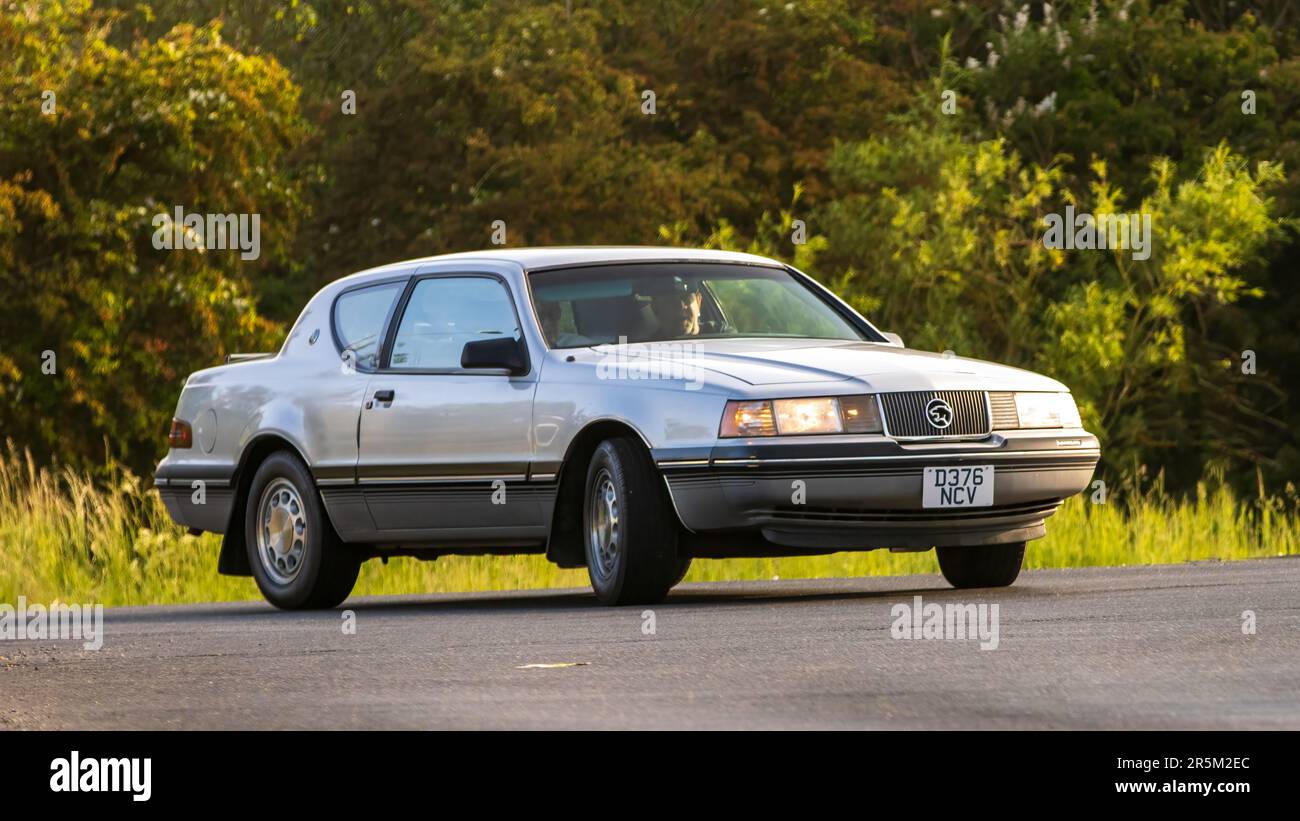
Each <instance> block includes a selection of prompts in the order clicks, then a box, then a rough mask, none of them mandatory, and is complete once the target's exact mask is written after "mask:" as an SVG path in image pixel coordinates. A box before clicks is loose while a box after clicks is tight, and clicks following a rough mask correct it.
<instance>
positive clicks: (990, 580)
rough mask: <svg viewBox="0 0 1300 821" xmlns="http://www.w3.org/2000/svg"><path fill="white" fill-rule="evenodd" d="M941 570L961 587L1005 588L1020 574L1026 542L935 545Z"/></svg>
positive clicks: (951, 582) (953, 582)
mask: <svg viewBox="0 0 1300 821" xmlns="http://www.w3.org/2000/svg"><path fill="white" fill-rule="evenodd" d="M934 550H935V553H937V554H938V556H939V569H940V570H942V571H943V577H944V578H945V579H947V580H948V584H951V585H952V586H953V587H956V588H957V589H959V590H962V589H965V588H969V587H1006V586H1007V585H1009V584H1011V583H1012V582H1014V581H1015V580H1016V576H1019V575H1020V565H1021V563H1022V562H1023V561H1024V558H1025V543H1024V542H1012V543H1010V544H995V545H984V546H982V547H936V548H935V549H934Z"/></svg>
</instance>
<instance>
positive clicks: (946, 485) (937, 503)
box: [921, 465, 993, 507]
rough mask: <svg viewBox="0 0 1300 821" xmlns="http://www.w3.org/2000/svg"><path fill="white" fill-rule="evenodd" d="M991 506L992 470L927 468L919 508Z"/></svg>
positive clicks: (969, 467)
mask: <svg viewBox="0 0 1300 821" xmlns="http://www.w3.org/2000/svg"><path fill="white" fill-rule="evenodd" d="M991 504H993V466H992V465H962V466H960V467H951V468H926V469H925V477H924V483H923V484H922V486H921V507H988V506H989V505H991Z"/></svg>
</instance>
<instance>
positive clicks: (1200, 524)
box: [0, 445, 1300, 605]
mask: <svg viewBox="0 0 1300 821" xmlns="http://www.w3.org/2000/svg"><path fill="white" fill-rule="evenodd" d="M1120 502H1123V504H1121V503H1120ZM219 547H220V537H219V536H215V535H212V534H205V535H203V536H200V537H194V536H190V535H187V534H186V533H185V532H184V531H183V530H182V529H181V528H179V527H177V526H176V525H174V524H173V523H172V522H171V520H170V519H168V517H167V513H166V511H165V510H164V508H163V505H162V503H161V501H160V500H159V498H158V495H157V493H155V492H154V491H153V488H152V487H151V486H150V485H149V484H148V483H147V482H145V481H143V480H141V479H140V478H139V477H136V476H133V475H131V474H130V473H129V472H127V471H124V470H121V469H119V468H110V471H109V474H108V478H107V480H99V481H95V480H92V479H91V478H89V477H87V476H85V475H82V474H79V473H76V472H74V471H71V470H49V469H43V468H40V467H38V466H37V465H36V464H35V463H34V462H33V460H32V458H31V456H30V455H29V454H26V453H21V452H19V451H17V450H16V449H15V448H14V447H13V446H12V445H10V446H9V448H8V450H7V452H6V453H5V454H4V455H3V458H0V602H14V601H16V600H17V597H18V596H26V597H27V599H28V600H29V601H33V602H36V601H39V602H52V601H55V600H62V601H71V602H100V603H103V604H106V605H128V604H170V603H181V602H199V601H226V600H239V599H255V598H258V597H259V595H258V592H257V588H256V587H255V586H254V584H253V582H252V581H251V580H250V579H245V578H232V577H229V576H219V575H217V572H216V563H217V552H218V549H219ZM1297 553H1300V504H1298V502H1297V498H1296V494H1295V491H1294V489H1293V488H1290V487H1288V489H1287V491H1286V493H1285V495H1284V496H1283V497H1272V498H1269V497H1265V496H1264V495H1263V494H1262V493H1261V494H1260V495H1259V496H1257V497H1256V498H1249V499H1245V498H1241V497H1239V496H1238V495H1237V494H1234V493H1233V491H1232V490H1231V489H1229V488H1228V487H1227V486H1226V485H1224V484H1223V483H1222V482H1221V481H1218V480H1217V479H1215V480H1211V481H1208V482H1205V483H1202V485H1201V486H1200V487H1199V488H1198V492H1197V493H1196V495H1195V497H1194V498H1191V499H1186V500H1175V499H1173V498H1170V497H1169V496H1167V495H1165V494H1164V493H1163V491H1162V490H1161V489H1160V487H1159V486H1158V485H1157V486H1156V487H1154V488H1151V489H1149V490H1147V491H1145V492H1143V493H1136V494H1134V495H1133V496H1132V497H1130V498H1128V499H1126V500H1112V502H1111V503H1110V504H1105V505H1098V504H1091V503H1089V502H1088V500H1087V499H1086V498H1085V497H1075V498H1073V499H1070V500H1069V501H1068V502H1066V504H1065V505H1064V506H1063V507H1062V509H1061V511H1060V512H1059V513H1057V515H1056V516H1055V517H1053V518H1052V519H1051V520H1049V522H1048V536H1047V538H1046V539H1043V540H1040V541H1036V542H1031V543H1030V548H1029V551H1028V553H1027V556H1026V565H1027V566H1028V567H1034V568H1037V567H1083V566H1093V565H1130V564H1156V563H1172V562H1185V561H1194V560H1201V559H1224V560H1227V559H1244V558H1250V557H1256V556H1279V555H1290V554H1297ZM937 570H938V567H937V564H936V562H935V559H934V554H933V552H929V553H889V552H887V551H879V550H878V551H872V552H870V553H841V554H837V555H834V556H824V557H812V558H787V559H728V560H721V561H711V560H700V561H697V562H695V564H694V566H693V567H692V568H691V572H690V575H689V576H687V581H715V580H729V579H771V578H773V577H780V578H816V577H834V576H872V575H891V574H900V573H932V572H936V571H937ZM586 583H587V579H586V573H585V571H582V570H561V569H559V568H557V567H555V566H554V565H551V564H550V563H548V562H547V561H546V560H545V559H544V558H542V557H540V556H513V557H449V558H443V559H439V560H437V561H435V562H420V561H417V560H415V559H407V558H403V559H394V560H392V561H390V562H389V563H388V564H387V565H383V564H381V563H379V562H367V563H366V565H365V566H364V568H363V569H362V573H361V579H360V580H359V581H358V583H357V588H356V593H357V594H358V595H368V594H394V593H430V592H453V591H470V590H508V589H525V588H544V587H574V586H582V585H585V584H586Z"/></svg>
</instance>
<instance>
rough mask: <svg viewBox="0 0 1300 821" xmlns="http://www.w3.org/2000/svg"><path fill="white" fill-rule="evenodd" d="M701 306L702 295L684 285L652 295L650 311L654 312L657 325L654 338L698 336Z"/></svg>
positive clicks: (698, 291) (702, 302) (700, 292)
mask: <svg viewBox="0 0 1300 821" xmlns="http://www.w3.org/2000/svg"><path fill="white" fill-rule="evenodd" d="M703 304H704V293H703V292H702V291H700V290H698V289H692V288H689V287H688V286H687V285H686V284H685V283H682V284H681V288H680V289H674V290H673V291H671V292H669V293H663V294H655V295H653V296H652V297H651V298H650V310H651V311H653V312H654V317H655V322H656V323H658V328H657V332H656V334H655V336H656V337H657V338H659V339H677V338H679V337H683V336H698V335H699V333H700V307H701V306H702V305H703Z"/></svg>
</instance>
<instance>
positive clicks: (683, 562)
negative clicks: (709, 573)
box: [669, 556, 691, 589]
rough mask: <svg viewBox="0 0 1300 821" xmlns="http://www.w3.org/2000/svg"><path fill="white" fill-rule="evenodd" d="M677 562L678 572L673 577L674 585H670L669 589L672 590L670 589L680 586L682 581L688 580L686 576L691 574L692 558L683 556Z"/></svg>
mask: <svg viewBox="0 0 1300 821" xmlns="http://www.w3.org/2000/svg"><path fill="white" fill-rule="evenodd" d="M677 561H678V565H677V572H676V573H675V574H674V575H673V583H672V584H671V585H669V588H670V589H671V588H673V587H676V586H677V585H679V584H681V583H682V579H684V578H686V574H687V573H689V572H691V557H690V556H683V557H680V558H678V560H677Z"/></svg>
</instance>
